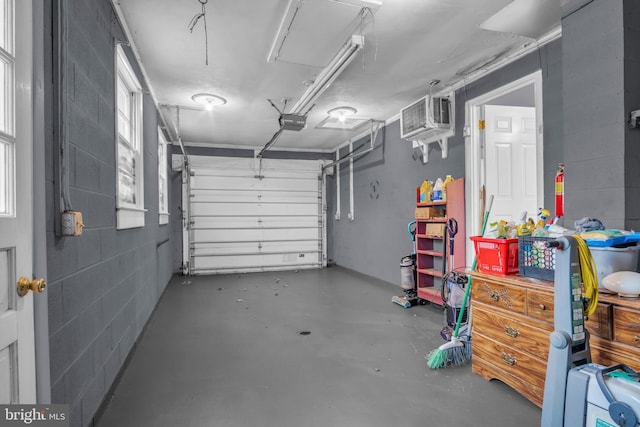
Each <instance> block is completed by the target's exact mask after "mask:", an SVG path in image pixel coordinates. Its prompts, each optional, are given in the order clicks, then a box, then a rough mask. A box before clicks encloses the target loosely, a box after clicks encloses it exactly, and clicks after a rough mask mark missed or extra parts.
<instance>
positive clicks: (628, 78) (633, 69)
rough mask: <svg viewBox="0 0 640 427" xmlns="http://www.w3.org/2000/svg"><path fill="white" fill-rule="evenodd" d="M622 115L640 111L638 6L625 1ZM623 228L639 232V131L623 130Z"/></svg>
mask: <svg viewBox="0 0 640 427" xmlns="http://www.w3.org/2000/svg"><path fill="white" fill-rule="evenodd" d="M623 7H624V8H623V28H624V58H625V62H624V113H625V116H626V117H629V116H630V114H631V111H634V110H640V4H638V2H637V1H625V2H624V6H623ZM624 139H625V147H624V151H625V156H624V160H625V165H624V170H625V178H624V180H625V228H626V229H627V230H640V167H638V165H639V164H640V128H635V129H631V128H629V126H626V127H625V138H624Z"/></svg>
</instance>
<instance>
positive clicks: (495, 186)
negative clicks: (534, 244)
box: [484, 105, 540, 223]
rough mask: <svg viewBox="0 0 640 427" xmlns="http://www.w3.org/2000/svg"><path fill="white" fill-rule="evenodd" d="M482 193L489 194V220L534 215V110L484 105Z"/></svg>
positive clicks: (507, 219)
mask: <svg viewBox="0 0 640 427" xmlns="http://www.w3.org/2000/svg"><path fill="white" fill-rule="evenodd" d="M484 117H485V147H486V148H485V149H486V155H485V173H486V194H493V195H494V200H493V207H492V209H491V215H490V219H489V222H494V221H496V220H500V219H504V220H506V221H511V220H513V221H515V222H516V223H517V222H518V220H519V218H520V216H521V214H522V212H525V211H526V212H527V217H532V218H534V219H535V218H536V215H537V212H538V208H539V207H540V206H537V195H538V190H537V182H538V179H537V174H536V171H537V151H536V110H535V108H533V107H506V106H497V105H485V106H484Z"/></svg>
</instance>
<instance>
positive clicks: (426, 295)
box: [418, 286, 444, 305]
mask: <svg viewBox="0 0 640 427" xmlns="http://www.w3.org/2000/svg"><path fill="white" fill-rule="evenodd" d="M418 298H422V299H423V300H426V301H430V302H432V303H433V304H437V305H444V301H443V300H442V296H441V294H440V288H436V287H434V286H430V287H428V288H426V287H425V288H418Z"/></svg>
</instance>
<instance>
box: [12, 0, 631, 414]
mask: <svg viewBox="0 0 640 427" xmlns="http://www.w3.org/2000/svg"><path fill="white" fill-rule="evenodd" d="M0 10H2V11H3V15H0V18H2V20H3V24H5V27H4V29H3V31H0V33H2V34H13V33H11V31H14V32H15V34H16V35H15V38H16V43H15V49H14V46H13V45H12V44H11V43H8V44H6V45H5V44H2V43H4V41H5V40H7V38H6V37H5V38H4V39H0V42H2V43H0V54H1V55H0V60H2V61H4V62H3V63H4V64H8V65H6V69H8V70H10V71H11V72H9V73H5V74H3V78H5V80H6V81H7V82H9V81H11V79H14V80H15V81H16V84H15V90H13V89H11V90H7V91H5V92H2V93H0V95H1V96H2V97H0V100H2V101H3V102H6V103H8V102H9V101H14V100H15V101H16V103H17V105H18V107H17V108H18V110H16V111H18V112H19V111H21V110H19V108H20V105H21V104H20V102H21V100H23V99H29V100H30V102H31V104H29V105H30V117H31V127H30V132H31V131H32V133H33V135H32V136H30V138H31V140H32V144H30V145H29V146H30V147H31V148H32V154H30V155H32V158H30V159H29V160H28V161H25V160H24V159H22V157H20V156H17V157H16V163H15V165H16V166H15V167H13V168H12V167H9V168H7V167H4V168H3V170H2V171H0V172H1V173H0V184H2V185H0V202H3V195H4V194H5V193H3V192H2V191H1V190H2V188H4V187H6V188H9V187H10V185H11V184H12V183H14V184H15V186H16V188H17V189H18V190H15V191H14V193H15V197H16V200H17V199H19V197H20V195H21V193H20V191H19V188H20V187H19V184H20V180H21V179H22V178H21V177H22V176H23V175H21V174H22V173H27V174H28V175H29V180H30V182H31V181H32V183H33V184H32V186H31V190H30V191H28V192H27V193H26V194H28V195H32V196H33V197H31V199H32V202H31V205H30V206H31V208H30V210H29V212H30V215H31V216H32V217H33V221H30V222H32V224H31V225H30V227H31V228H32V229H31V230H30V233H31V235H32V238H29V239H28V240H29V241H30V242H32V246H33V250H32V251H31V252H33V260H32V264H33V269H32V271H31V273H22V272H20V271H18V270H17V269H16V268H11V266H10V262H11V261H12V260H13V258H12V256H13V255H11V254H13V253H14V252H12V249H11V247H10V246H8V247H9V249H0V265H1V266H2V267H3V268H2V270H4V271H6V273H7V274H6V275H5V276H6V278H7V279H6V280H5V277H4V276H3V277H1V278H0V279H2V280H0V285H2V286H5V285H6V286H7V288H8V284H13V283H15V282H16V281H17V279H18V276H20V275H23V274H24V275H27V276H29V274H30V275H31V276H32V277H33V278H34V279H35V278H43V279H44V280H45V281H46V290H45V291H44V292H41V293H35V292H31V293H29V294H28V295H27V297H26V299H24V300H21V299H18V300H17V301H25V304H32V305H33V316H32V317H33V321H34V326H33V327H32V328H31V329H32V334H33V336H34V337H33V339H32V341H33V342H34V345H35V354H34V356H33V358H34V360H33V363H24V362H23V363H22V366H25V365H28V366H29V367H30V368H32V370H33V371H34V372H33V377H34V380H33V381H34V387H33V395H32V396H29V397H25V398H23V397H21V396H22V394H21V393H23V392H24V388H22V391H19V390H18V388H17V387H14V388H12V387H13V386H14V385H15V384H18V378H17V375H18V374H17V372H18V371H16V370H12V365H11V364H12V363H15V362H16V361H17V360H19V359H20V358H19V357H17V356H15V357H14V356H13V355H14V350H7V352H4V353H3V351H4V350H3V347H2V346H0V375H2V376H0V378H2V379H3V383H6V384H7V386H6V387H4V388H2V389H0V403H2V404H4V403H12V404H14V403H16V404H17V403H20V402H25V403H39V404H61V405H67V406H68V421H69V425H71V426H79V427H80V426H81V427H86V426H100V427H108V426H128V425H131V426H134V425H136V426H139V425H159V426H162V425H167V426H169V425H193V426H203V425H216V426H217V425H220V426H226V425H228V426H244V425H246V426H254V425H265V426H271V425H278V426H294V425H300V424H304V425H318V426H320V425H335V426H342V425H363V426H364V425H366V426H386V425H391V424H393V425H399V426H402V425H406V426H413V425H425V424H426V425H431V424H433V425H439V424H444V423H449V424H452V425H459V426H485V425H486V426H489V425H515V424H516V423H517V424H518V425H523V426H525V425H526V426H528V425H544V423H545V421H544V417H543V405H542V401H543V393H544V384H545V374H546V362H547V353H548V351H549V347H548V342H547V336H548V334H549V333H551V332H552V331H553V326H554V319H553V312H552V311H553V310H550V309H549V307H553V302H554V301H553V298H554V288H553V281H552V280H553V279H552V278H551V279H549V278H548V277H547V279H546V281H545V280H543V279H541V278H539V277H536V276H525V274H523V273H522V271H520V270H518V269H517V268H516V269H515V270H514V271H510V273H512V274H509V275H505V274H489V273H487V272H486V271H477V272H474V273H471V271H472V270H473V266H475V265H476V262H477V253H476V248H475V246H474V242H473V241H472V240H471V239H470V237H474V236H479V235H482V234H483V232H482V231H483V224H484V223H485V222H486V223H491V222H495V221H499V220H501V219H504V220H514V221H517V220H518V219H519V217H520V215H521V212H522V211H527V214H528V216H529V217H533V218H536V220H537V219H538V218H539V217H538V213H539V209H540V208H546V209H549V210H550V211H551V216H552V217H553V216H555V215H556V213H557V212H558V204H557V199H556V189H557V188H558V187H557V177H558V170H559V165H562V167H563V173H564V175H563V177H566V181H563V190H562V197H563V198H564V199H563V202H562V208H563V209H564V212H563V214H562V215H561V217H560V218H559V224H560V225H563V226H564V227H567V228H569V229H573V228H574V224H575V222H576V221H580V220H582V219H583V218H596V219H598V220H599V221H601V222H602V223H603V224H604V225H605V226H606V229H611V230H625V231H633V230H638V229H639V228H640V175H638V173H637V172H636V171H637V170H638V169H637V166H636V165H637V163H638V160H639V158H640V132H638V128H639V127H640V122H638V120H637V117H638V116H639V115H640V114H638V110H639V109H640V85H639V84H638V79H637V76H638V75H640V59H639V56H638V53H637V45H638V42H640V24H639V22H640V19H638V18H640V6H638V5H637V2H636V1H635V0H612V1H609V0H483V1H477V0H455V1H451V0H396V1H391V0H262V1H248V2H247V1H244V2H237V1H236V2H234V1H231V0H126V1H123V0H54V1H53V2H42V1H38V0H0ZM14 15H15V16H14ZM12 19H13V20H12ZM7 23H8V24H7ZM23 32H26V33H27V34H26V35H25V34H23ZM21 37H22V38H23V40H21ZM8 39H9V40H11V37H8ZM22 41H26V43H27V44H28V45H29V46H30V48H31V51H32V54H31V55H30V56H29V57H30V58H31V59H32V61H33V64H32V67H31V73H29V72H24V70H25V69H21V68H20V67H21V62H20V58H21V57H20V54H19V53H20V48H21V46H22V44H21V42H22ZM14 50H15V51H16V52H18V53H15V52H14ZM14 54H15V55H14ZM14 62H15V68H11V67H13V64H14ZM27 71H28V69H27ZM12 73H13V74H12ZM23 75H24V76H31V77H30V79H29V80H27V81H26V82H25V83H24V84H23V83H22V82H23V81H22V80H21V79H22V76H23ZM7 76H8V77H7ZM6 87H9V88H10V85H9V83H7V85H6ZM25 88H29V89H30V90H28V91H25V90H24V89H25ZM6 93H9V94H11V96H8V95H5V94H6ZM14 95H15V96H14ZM21 97H22V98H21ZM14 98H15V99H14ZM6 105H9V104H6ZM7 111H8V110H7ZM436 111H437V112H436ZM7 114H8V116H7V117H10V118H11V120H14V118H13V116H11V114H9V113H7ZM12 114H13V115H14V116H15V121H16V122H17V123H18V124H20V122H21V115H20V114H18V113H12ZM416 117H417V119H416ZM414 119H415V120H417V123H413V122H412V120H414ZM9 121H10V120H9ZM4 123H5V122H0V125H1V126H0V148H2V147H4V146H10V145H11V144H12V143H13V141H14V140H13V139H12V138H13V137H12V136H11V135H10V132H9V131H6V129H5V128H3V127H2V126H4ZM517 123H521V125H522V126H520V125H518V124H517ZM494 124H495V126H494ZM412 126H414V127H412ZM518 126H520V127H519V128H518ZM18 128H19V126H18ZM516 128H517V129H516ZM518 129H519V130H518ZM512 130H513V131H514V135H515V130H518V132H520V133H519V134H517V135H516V136H512V138H515V139H512V140H508V139H500V138H502V137H503V136H504V137H505V138H508V136H506V134H508V133H509V134H510V133H511V132H512ZM491 132H493V133H491ZM20 140H21V136H20V135H18V137H16V139H15V141H16V147H18V146H19V145H20V144H19V142H20ZM1 144H4V145H1ZM514 147H516V148H514ZM16 150H17V149H16ZM7 152H9V151H7ZM4 153H5V152H3V151H2V150H0V155H2V156H4ZM2 156H0V165H3V166H4V165H5V164H9V163H7V162H8V161H9V160H11V156H4V157H2ZM21 162H23V163H21ZM25 165H26V166H28V167H26V168H25V167H23V166H25ZM12 174H14V175H15V177H17V178H13V181H12V180H11V179H8V180H7V179H5V180H4V181H2V179H4V177H9V178H11V177H12V176H14V175H12ZM448 176H451V177H452V179H453V183H448V184H447V185H446V187H445V191H444V199H439V200H438V199H435V200H433V201H432V200H430V199H429V198H428V197H429V196H428V195H427V199H426V200H421V198H420V197H421V196H420V188H421V186H422V185H423V184H424V183H425V181H430V182H431V183H432V185H433V184H436V182H437V181H438V180H439V179H440V180H445V178H446V177H448ZM14 181H15V182H14ZM25 182H26V181H25ZM3 186H4V187H3ZM446 188H448V189H449V192H448V193H447V192H446ZM432 190H433V188H432ZM432 193H433V191H432ZM8 194H9V195H11V191H9V193H8ZM481 194H484V196H481ZM490 196H493V197H494V204H493V208H492V209H493V210H491V212H490V215H489V214H488V215H489V216H488V217H487V218H485V216H484V213H485V212H486V211H487V210H486V208H487V201H488V199H489V197H490ZM10 207H11V206H10V204H2V203H0V227H2V228H0V231H2V233H0V234H3V233H5V232H6V231H7V230H10V229H12V228H15V227H14V226H13V225H11V224H13V223H11V224H10V225H6V224H5V223H4V222H3V221H5V220H6V219H7V218H8V217H10V216H11V215H8V214H7V215H5V214H4V213H5V210H6V211H7V212H9V210H10V209H9V208H10ZM554 207H555V209H554ZM18 211H19V209H18ZM427 211H428V212H429V213H428V214H427V213H425V212H427ZM422 215H427V216H426V217H423V216H422ZM19 216H20V212H18V214H17V215H14V217H19ZM454 216H455V218H453V217H454ZM29 218H30V217H29ZM452 218H453V219H455V227H456V228H455V233H454V232H453V230H452V227H453V224H452V222H451V221H449V220H451V219H452ZM483 220H484V221H483ZM412 223H413V224H412ZM412 226H415V231H412V228H411V227H412ZM434 230H435V231H434ZM18 235H20V233H18ZM24 236H27V233H26V231H25V232H24ZM1 243H2V245H4V246H7V245H6V244H5V241H4V240H3V241H1ZM1 247H3V246H1V245H0V248H1ZM5 254H6V256H5ZM410 255H413V262H414V264H413V266H414V267H415V269H414V270H412V271H415V275H413V276H412V279H413V280H414V282H415V287H416V289H415V290H416V292H417V297H416V299H414V300H412V304H409V306H408V307H407V308H405V307H402V306H399V305H398V304H394V303H393V302H392V297H398V296H401V295H402V294H403V288H402V286H401V285H402V284H403V280H404V279H405V278H406V276H403V273H405V272H406V271H407V270H403V268H404V267H403V266H404V265H405V264H403V262H404V261H405V258H406V257H407V256H410ZM3 263H4V264H3ZM5 267H6V268H5ZM412 268H413V267H412ZM631 269H633V270H634V271H636V272H637V271H638V269H637V260H636V265H635V266H634V267H633V268H631ZM451 270H455V271H456V272H458V273H465V274H464V276H465V277H467V273H469V277H472V279H471V281H470V282H467V286H466V288H467V289H470V290H471V289H472V287H473V292H471V293H470V296H469V300H468V301H469V303H468V305H469V306H470V310H469V311H468V316H465V317H464V319H465V320H464V322H463V323H465V325H463V326H465V328H463V330H462V333H463V334H468V335H466V338H465V339H467V340H468V341H465V348H468V349H469V350H470V351H472V352H473V353H472V354H471V353H470V354H469V357H468V360H465V362H466V363H463V364H462V366H446V367H443V369H432V368H431V367H430V366H429V365H428V360H429V355H430V353H432V351H433V350H434V349H439V347H440V346H441V345H443V344H445V343H447V342H449V341H450V339H451V332H452V330H453V329H454V328H455V326H456V323H460V320H458V319H457V317H456V318H455V319H454V320H453V321H451V320H450V318H449V317H447V316H449V315H451V313H449V312H448V311H447V309H446V298H445V295H444V294H443V293H442V288H443V286H444V285H443V280H442V277H443V276H446V277H448V273H450V272H451ZM412 274H413V273H412ZM14 276H15V277H14ZM541 282H543V283H541ZM472 283H473V286H472ZM498 288H499V289H502V291H500V292H502V293H500V292H498V293H496V291H494V289H498ZM10 290H11V295H13V294H14V293H15V292H14V287H13V285H12V287H11V288H10ZM509 290H510V291H511V292H512V294H509V295H507V296H505V295H506V294H505V292H508V291H509ZM3 292H4V291H3ZM514 295H515V296H514ZM11 298H14V297H13V296H12V297H11ZM11 298H10V299H9V300H10V301H11ZM509 298H515V300H517V302H516V303H514V304H511V303H512V302H513V301H514V300H510V299H509ZM492 299H493V302H492ZM0 302H2V301H0ZM494 303H495V304H494ZM496 304H506V305H502V306H497V305H496ZM8 307H9V308H8V309H7V312H10V311H11V303H8ZM474 307H475V309H474ZM496 307H497V308H496ZM514 307H515V308H514ZM599 307H600V308H599V310H600V311H598V312H597V314H594V315H593V316H587V317H588V319H587V323H586V328H587V330H588V332H589V334H590V335H591V352H592V354H593V358H594V361H597V362H598V363H602V364H604V365H613V364H617V363H624V364H626V365H628V366H630V367H631V368H632V369H635V370H640V363H639V362H638V360H640V350H638V349H637V343H636V342H635V341H637V339H635V338H634V337H635V336H637V335H638V334H640V331H636V330H635V329H634V328H637V325H636V323H634V321H633V320H632V317H633V316H634V315H636V314H637V311H640V304H638V302H637V299H634V298H626V299H624V298H621V297H618V296H617V295H608V294H606V293H605V292H603V293H602V296H601V299H600V306H599ZM5 308H6V307H4V306H3V305H1V304H0V309H5ZM556 309H557V305H556ZM518 310H519V311H518ZM462 311H464V310H462ZM456 314H457V313H456ZM5 317H7V316H5ZM460 319H463V317H462V316H460ZM474 319H475V320H474ZM0 320H2V316H1V315H0ZM456 320H458V322H456ZM596 320H597V322H596V323H594V322H595V321H596ZM502 321H509V322H511V323H509V324H510V325H512V326H513V325H514V324H517V325H521V326H522V327H521V328H520V329H518V331H517V333H515V332H514V331H513V328H511V326H509V327H508V328H507V326H506V325H505V326H504V332H502V329H503V325H502V324H500V322H502ZM492 322H493V323H492ZM589 322H591V323H589ZM488 324H492V325H493V326H495V328H494V329H496V328H497V329H496V330H499V331H498V332H500V334H501V335H500V337H498V336H497V335H495V336H494V335H492V334H493V333H494V332H495V331H489V330H488V329H483V328H487V325H488ZM447 325H448V327H449V328H450V329H449V331H448V332H447V333H448V334H449V335H448V336H446V337H445V336H443V334H444V333H445V332H444V331H445V329H446V328H445V329H443V326H447ZM474 325H475V326H474ZM496 325H497V326H496ZM466 327H468V329H466ZM514 327H515V326H514ZM473 328H475V329H473ZM474 331H475V332H474ZM523 331H531V333H532V334H533V337H534V338H527V339H530V342H529V341H527V342H528V344H527V345H529V347H528V348H527V349H524V350H523V349H522V348H519V347H518V344H515V345H513V346H511V347H509V349H507V350H505V347H500V346H501V345H503V344H504V343H503V341H502V340H503V339H504V337H503V336H502V335H504V334H506V335H508V336H510V334H511V335H513V334H515V335H520V333H522V334H523V335H524V334H525V332H523ZM456 334H457V332H456ZM0 337H2V336H1V334H0ZM470 337H473V338H474V339H473V340H471V338H470ZM476 337H478V339H477V341H476ZM483 340H484V341H483ZM3 343H4V341H2V340H0V344H3ZM483 343H484V344H483ZM487 343H489V344H487ZM474 344H478V345H474ZM3 345H4V344H3ZM491 346H494V347H495V348H494V350H495V352H494V353H495V354H493V353H491V351H489V350H487V349H488V348H489V347H491ZM7 348H9V347H7ZM12 348H14V349H15V348H16V346H15V345H14V347H12ZM21 348H22V347H21ZM511 350H513V351H511ZM6 355H11V356H6ZM518 360H519V361H520V362H519V363H518ZM5 374H6V378H7V379H9V380H7V381H4V379H5V376H4V375H5ZM20 375H22V374H20ZM14 377H16V378H14ZM541 423H542V424H541Z"/></svg>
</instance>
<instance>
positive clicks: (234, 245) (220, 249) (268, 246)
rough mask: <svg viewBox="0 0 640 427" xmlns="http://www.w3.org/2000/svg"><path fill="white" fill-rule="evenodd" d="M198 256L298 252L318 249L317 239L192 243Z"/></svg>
mask: <svg viewBox="0 0 640 427" xmlns="http://www.w3.org/2000/svg"><path fill="white" fill-rule="evenodd" d="M193 250H194V253H195V254H197V255H198V256H238V255H258V254H261V255H266V254H281V255H285V254H300V253H309V252H314V251H317V250H318V241H317V240H302V239H297V240H291V241H277V242H269V241H266V242H260V243H258V244H256V243H253V242H226V243H201V244H197V243H196V244H194V248H193Z"/></svg>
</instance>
